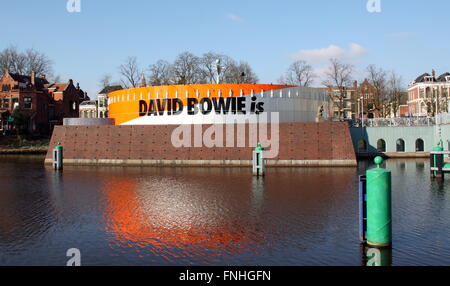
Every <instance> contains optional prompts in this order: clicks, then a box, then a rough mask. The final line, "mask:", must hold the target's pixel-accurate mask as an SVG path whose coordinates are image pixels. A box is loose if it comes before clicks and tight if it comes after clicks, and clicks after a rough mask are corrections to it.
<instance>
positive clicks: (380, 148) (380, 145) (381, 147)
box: [377, 139, 386, 152]
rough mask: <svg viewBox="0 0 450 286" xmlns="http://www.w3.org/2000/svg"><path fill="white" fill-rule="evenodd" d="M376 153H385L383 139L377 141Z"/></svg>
mask: <svg viewBox="0 0 450 286" xmlns="http://www.w3.org/2000/svg"><path fill="white" fill-rule="evenodd" d="M377 151H378V152H386V141H384V140H383V139H380V140H378V142H377Z"/></svg>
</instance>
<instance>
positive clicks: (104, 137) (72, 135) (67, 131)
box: [47, 122, 356, 160]
mask: <svg viewBox="0 0 450 286" xmlns="http://www.w3.org/2000/svg"><path fill="white" fill-rule="evenodd" d="M209 126H210V125H204V126H203V127H202V128H203V130H206V129H207V128H208V127H209ZM176 127H177V126H175V125H146V126H90V127H88V126H56V127H55V129H54V132H53V136H52V139H51V142H50V147H49V152H48V153H47V159H51V152H50V151H51V150H52V149H53V147H54V146H55V145H56V143H57V142H61V143H62V145H63V147H64V159H106V160H108V159H109V160H251V158H252V155H251V154H252V150H253V148H251V147H235V148H217V147H215V148H207V147H201V148H195V147H186V148H175V147H173V146H172V143H171V134H172V131H173V130H174V129H175V128H176ZM236 129H237V128H236V126H235V132H236ZM248 129H249V126H248V125H246V134H247V135H248ZM224 134H225V132H224ZM268 134H269V135H270V132H268ZM224 137H225V135H224ZM246 142H247V143H246V146H248V138H247V141H246ZM275 159H276V160H356V157H355V151H354V149H353V144H352V139H351V137H350V132H349V129H348V125H347V123H340V122H330V123H328V122H327V123H280V150H279V155H278V157H277V158H275Z"/></svg>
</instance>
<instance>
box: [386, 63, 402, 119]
mask: <svg viewBox="0 0 450 286" xmlns="http://www.w3.org/2000/svg"><path fill="white" fill-rule="evenodd" d="M402 84H403V83H402V77H401V76H400V75H398V74H397V73H396V72H395V71H392V72H391V73H390V76H389V81H388V83H387V89H388V96H389V103H390V109H391V111H392V113H393V114H394V116H397V112H398V110H399V109H400V104H401V100H402V97H403V96H404V94H405V92H404V90H403V87H402Z"/></svg>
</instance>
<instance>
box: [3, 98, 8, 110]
mask: <svg viewBox="0 0 450 286" xmlns="http://www.w3.org/2000/svg"><path fill="white" fill-rule="evenodd" d="M3 108H9V98H5V99H4V100H3Z"/></svg>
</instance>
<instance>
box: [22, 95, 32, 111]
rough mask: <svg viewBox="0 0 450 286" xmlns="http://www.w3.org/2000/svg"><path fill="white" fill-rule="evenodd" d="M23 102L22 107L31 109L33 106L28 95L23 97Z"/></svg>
mask: <svg viewBox="0 0 450 286" xmlns="http://www.w3.org/2000/svg"><path fill="white" fill-rule="evenodd" d="M23 103H24V105H23V108H24V109H31V108H32V107H33V104H32V99H31V97H29V96H27V97H24V98H23Z"/></svg>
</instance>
